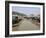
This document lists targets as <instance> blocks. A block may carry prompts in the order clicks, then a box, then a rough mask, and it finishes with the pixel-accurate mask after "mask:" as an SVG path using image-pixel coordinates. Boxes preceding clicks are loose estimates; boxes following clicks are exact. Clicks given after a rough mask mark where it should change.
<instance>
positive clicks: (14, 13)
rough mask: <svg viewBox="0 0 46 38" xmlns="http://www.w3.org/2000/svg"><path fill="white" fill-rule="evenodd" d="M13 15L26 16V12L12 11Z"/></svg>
mask: <svg viewBox="0 0 46 38" xmlns="http://www.w3.org/2000/svg"><path fill="white" fill-rule="evenodd" d="M12 15H21V16H26V15H25V14H23V13H19V12H12Z"/></svg>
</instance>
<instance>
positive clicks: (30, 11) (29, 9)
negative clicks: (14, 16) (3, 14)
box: [12, 6, 40, 15]
mask: <svg viewBox="0 0 46 38" xmlns="http://www.w3.org/2000/svg"><path fill="white" fill-rule="evenodd" d="M12 11H14V12H15V11H16V12H19V13H24V14H26V15H29V14H36V15H37V14H40V8H39V7H20V6H12Z"/></svg>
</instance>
